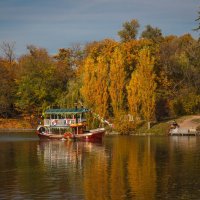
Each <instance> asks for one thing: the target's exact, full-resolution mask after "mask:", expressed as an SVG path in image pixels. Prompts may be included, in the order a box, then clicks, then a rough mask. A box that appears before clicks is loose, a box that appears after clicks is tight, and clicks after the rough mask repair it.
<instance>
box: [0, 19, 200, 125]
mask: <svg viewBox="0 0 200 200" xmlns="http://www.w3.org/2000/svg"><path fill="white" fill-rule="evenodd" d="M139 27H140V25H139V22H138V21H137V20H136V19H133V20H131V21H130V22H125V23H124V24H123V25H122V30H120V31H119V32H118V35H119V37H120V41H115V40H113V39H104V40H101V41H92V42H90V43H87V44H85V45H84V46H81V45H78V44H77V45H73V46H72V47H70V48H61V49H59V50H58V52H57V54H56V55H50V54H49V53H48V52H47V50H46V49H44V48H38V47H36V46H33V45H29V46H27V53H26V54H24V55H21V56H20V57H19V58H17V59H16V58H15V52H14V47H15V43H6V42H4V43H2V44H1V52H2V54H1V57H0V85H1V87H0V116H1V117H13V116H18V115H20V114H30V115H38V114H41V113H42V112H43V111H44V110H45V109H47V108H48V107H73V106H74V103H75V102H77V101H80V102H82V103H83V105H84V106H86V107H88V108H90V109H91V110H92V111H94V112H95V113H98V114H99V115H100V116H101V117H102V118H106V119H110V120H113V121H114V122H115V123H114V124H116V128H117V129H121V128H123V129H130V128H135V127H137V125H139V124H140V123H141V122H144V121H145V122H151V121H159V120H163V119H165V118H170V117H176V116H181V115H185V114H196V113H199V112H200V46H199V41H198V39H195V38H193V37H192V36H191V35H190V34H184V35H182V36H176V35H167V36H164V35H163V34H162V31H161V30H160V29H159V28H157V27H152V26H151V25H147V26H146V27H145V29H144V30H143V32H142V33H141V35H140V36H138V30H139ZM127 116H131V119H132V120H130V118H128V117H127ZM122 124H123V125H124V126H125V128H124V127H123V126H122Z"/></svg>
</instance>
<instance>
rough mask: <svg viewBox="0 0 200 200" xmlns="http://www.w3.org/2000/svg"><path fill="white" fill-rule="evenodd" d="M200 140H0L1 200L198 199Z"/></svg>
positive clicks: (192, 138)
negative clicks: (88, 141)
mask: <svg viewBox="0 0 200 200" xmlns="http://www.w3.org/2000/svg"><path fill="white" fill-rule="evenodd" d="M199 152H200V138H199V137H176V136H173V137H135V136H133V137H131V136H127V137H126V136H117V137H106V138H105V139H104V141H103V143H100V144H98V143H97V144H96V143H87V142H69V141H64V142H62V141H39V140H37V141H36V140H32V139H30V141H27V140H21V141H20V140H13V139H12V141H5V140H3V141H1V140H0V159H1V162H0V180H1V190H0V199H85V200H93V199H95V200H96V199H99V200H101V199H102V200H103V199H106V200H107V199H108V200H121V199H122V200H126V199H136V200H138V199H139V200H140V199H141V200H143V199H144V200H145V199H148V200H154V199H159V200H160V199H198V198H199V196H200V189H199V185H200V177H199V174H200V168H199V166H200V156H199Z"/></svg>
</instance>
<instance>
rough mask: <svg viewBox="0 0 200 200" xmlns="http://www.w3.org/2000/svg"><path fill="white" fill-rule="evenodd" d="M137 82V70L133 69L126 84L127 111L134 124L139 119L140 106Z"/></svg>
mask: <svg viewBox="0 0 200 200" xmlns="http://www.w3.org/2000/svg"><path fill="white" fill-rule="evenodd" d="M138 83H139V74H138V71H137V70H135V71H134V72H133V73H132V78H131V80H130V82H129V85H128V86H127V92H128V105H129V111H130V114H131V115H132V116H133V118H134V123H135V125H136V124H137V122H138V121H139V118H140V107H141V96H140V95H141V93H140V91H139V86H138Z"/></svg>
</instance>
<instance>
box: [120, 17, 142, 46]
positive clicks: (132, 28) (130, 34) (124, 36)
mask: <svg viewBox="0 0 200 200" xmlns="http://www.w3.org/2000/svg"><path fill="white" fill-rule="evenodd" d="M122 26H123V29H122V30H121V31H119V32H118V35H119V37H120V38H121V41H122V42H127V41H130V40H133V39H136V36H137V34H138V29H139V27H140V24H139V22H138V20H137V19H132V20H131V21H130V22H125V23H123V25H122Z"/></svg>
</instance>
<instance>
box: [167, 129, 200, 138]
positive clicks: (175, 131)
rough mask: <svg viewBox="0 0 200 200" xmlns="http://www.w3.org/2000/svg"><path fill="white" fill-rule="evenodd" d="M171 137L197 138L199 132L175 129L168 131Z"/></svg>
mask: <svg viewBox="0 0 200 200" xmlns="http://www.w3.org/2000/svg"><path fill="white" fill-rule="evenodd" d="M169 135H171V136H199V135H200V132H199V131H197V130H196V129H193V128H175V129H170V131H169Z"/></svg>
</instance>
